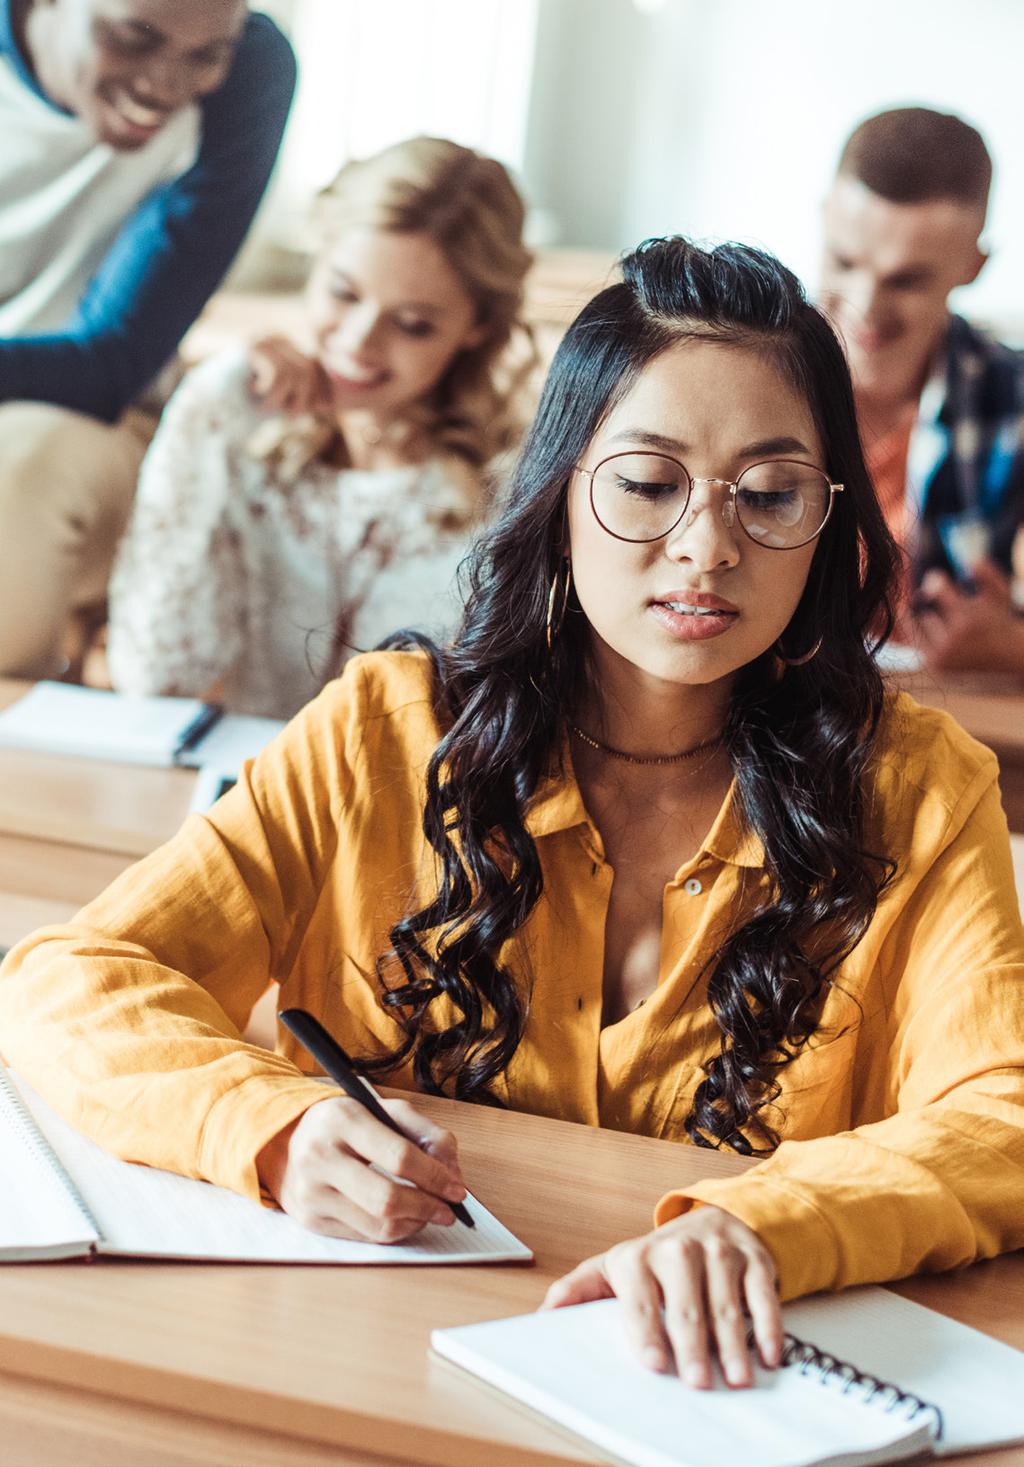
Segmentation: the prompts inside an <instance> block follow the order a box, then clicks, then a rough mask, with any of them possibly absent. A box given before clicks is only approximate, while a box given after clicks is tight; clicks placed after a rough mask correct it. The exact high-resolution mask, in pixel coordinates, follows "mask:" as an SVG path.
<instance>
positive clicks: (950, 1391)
mask: <svg viewBox="0 0 1024 1467" xmlns="http://www.w3.org/2000/svg"><path fill="white" fill-rule="evenodd" d="M786 1327H787V1329H791V1330H792V1331H793V1333H794V1334H797V1335H800V1337H801V1338H803V1339H810V1340H813V1341H814V1343H815V1344H816V1345H817V1346H818V1347H819V1348H820V1349H823V1350H828V1351H830V1352H831V1353H832V1354H833V1355H838V1356H839V1357H840V1358H841V1359H843V1360H851V1361H853V1362H855V1363H856V1365H857V1366H858V1367H859V1368H860V1369H861V1370H868V1371H870V1373H871V1374H872V1375H875V1376H878V1377H879V1378H880V1379H882V1380H890V1381H894V1382H895V1383H896V1384H898V1385H899V1387H900V1389H901V1390H904V1391H912V1392H913V1393H914V1394H915V1395H917V1396H921V1397H922V1398H923V1399H924V1400H927V1401H935V1402H936V1403H937V1404H938V1405H939V1406H940V1407H941V1409H942V1415H943V1421H944V1426H945V1430H944V1432H943V1437H942V1440H941V1441H940V1442H936V1444H935V1451H936V1452H940V1453H942V1454H945V1453H947V1452H965V1451H969V1450H971V1449H974V1448H979V1447H995V1446H1001V1445H1006V1444H1008V1443H1009V1442H1016V1441H1022V1440H1024V1353H1022V1352H1021V1351H1020V1350H1014V1349H1013V1348H1012V1347H1011V1346H1010V1345H1004V1344H1003V1343H1002V1342H1001V1341H1000V1340H994V1339H992V1337H991V1336H990V1335H983V1334H981V1333H980V1332H979V1331H978V1330H974V1329H970V1328H969V1327H968V1326H967V1325H966V1324H960V1323H959V1322H958V1321H957V1320H955V1319H947V1318H946V1317H945V1315H942V1314H937V1313H936V1312H935V1310H934V1309H925V1308H923V1307H922V1306H921V1305H920V1304H914V1303H912V1302H911V1301H910V1300H909V1299H901V1298H900V1296H899V1295H898V1294H893V1293H890V1291H889V1290H888V1289H876V1288H863V1289H848V1290H846V1292H845V1293H843V1294H840V1295H835V1294H817V1295H815V1296H814V1298H811V1299H802V1300H798V1301H797V1302H796V1303H795V1304H788V1305H787V1306H786Z"/></svg>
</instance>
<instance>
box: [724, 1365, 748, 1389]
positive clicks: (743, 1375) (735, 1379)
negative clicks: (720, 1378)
mask: <svg viewBox="0 0 1024 1467" xmlns="http://www.w3.org/2000/svg"><path fill="white" fill-rule="evenodd" d="M722 1369H723V1370H724V1371H725V1378H726V1380H727V1381H728V1382H729V1384H730V1385H731V1386H745V1385H747V1384H748V1383H749V1381H750V1375H749V1372H748V1368H747V1364H746V1362H745V1361H743V1360H726V1361H724V1362H723V1365H722Z"/></svg>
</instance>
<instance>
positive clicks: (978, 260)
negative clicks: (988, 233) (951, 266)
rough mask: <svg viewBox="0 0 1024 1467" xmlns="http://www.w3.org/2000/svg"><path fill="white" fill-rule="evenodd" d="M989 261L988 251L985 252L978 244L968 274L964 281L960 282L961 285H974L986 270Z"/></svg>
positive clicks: (967, 269)
mask: <svg viewBox="0 0 1024 1467" xmlns="http://www.w3.org/2000/svg"><path fill="white" fill-rule="evenodd" d="M988 259H989V256H988V251H987V250H983V249H982V248H981V246H980V245H978V244H976V245H974V247H973V248H972V250H971V253H970V258H969V260H968V263H967V266H966V272H965V274H964V277H963V279H962V280H961V281H960V284H961V285H972V284H973V283H974V281H975V280H977V278H978V276H979V275H980V274H981V272H982V270H983V269H984V268H985V266H986V264H987V263H988Z"/></svg>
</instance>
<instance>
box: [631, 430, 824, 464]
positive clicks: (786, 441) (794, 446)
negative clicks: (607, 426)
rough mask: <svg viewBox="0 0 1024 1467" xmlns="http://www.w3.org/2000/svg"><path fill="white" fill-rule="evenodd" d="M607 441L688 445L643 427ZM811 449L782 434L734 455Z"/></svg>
mask: <svg viewBox="0 0 1024 1467" xmlns="http://www.w3.org/2000/svg"><path fill="white" fill-rule="evenodd" d="M608 442H609V443H625V442H628V443H642V444H643V445H644V447H645V448H656V449H658V450H659V451H660V452H662V453H671V454H677V453H685V452H686V451H687V449H688V447H689V445H688V444H686V443H681V442H680V441H679V439H678V438H666V437H665V436H664V434H662V433H650V432H648V431H647V429H645V428H624V429H623V431H622V432H621V433H613V434H612V436H611V437H610V438H609V439H608ZM810 452H811V450H810V449H809V448H808V447H807V444H806V443H803V442H801V440H800V439H799V438H790V437H788V436H786V435H782V436H780V437H778V438H759V439H757V441H756V442H754V443H748V444H747V445H746V446H745V447H744V448H741V449H740V451H739V453H738V454H737V455H736V457H737V458H757V457H758V456H759V455H764V456H769V455H772V454H782V453H806V454H808V455H809V454H810Z"/></svg>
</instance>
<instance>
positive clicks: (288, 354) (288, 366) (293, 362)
mask: <svg viewBox="0 0 1024 1467" xmlns="http://www.w3.org/2000/svg"><path fill="white" fill-rule="evenodd" d="M249 392H250V395H251V396H252V397H253V398H255V400H256V401H257V402H258V403H259V405H260V407H261V408H264V409H265V410H266V411H267V412H274V413H285V414H287V415H288V416H289V417H294V416H297V415H298V414H299V413H314V414H326V413H330V411H331V409H332V394H331V384H330V379H329V378H328V376H327V373H326V372H325V371H324V369H323V367H322V366H321V364H320V363H319V362H318V361H317V360H316V358H315V357H309V356H306V354H305V352H302V351H300V350H299V348H298V347H297V346H296V345H295V344H294V342H291V341H289V340H288V339H287V338H286V337H284V336H267V337H264V338H263V339H262V340H261V341H256V342H254V343H253V344H252V346H251V347H250V348H249Z"/></svg>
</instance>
